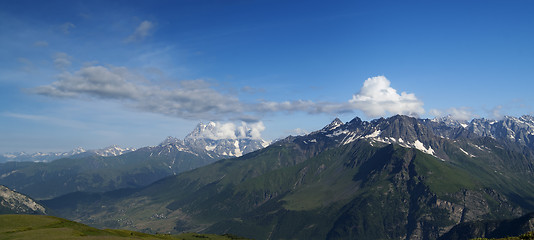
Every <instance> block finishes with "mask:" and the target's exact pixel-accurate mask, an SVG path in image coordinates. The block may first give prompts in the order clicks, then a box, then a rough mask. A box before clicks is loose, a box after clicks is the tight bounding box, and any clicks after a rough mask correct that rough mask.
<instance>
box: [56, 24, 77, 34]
mask: <svg viewBox="0 0 534 240" xmlns="http://www.w3.org/2000/svg"><path fill="white" fill-rule="evenodd" d="M73 28H76V25H74V24H73V23H71V22H66V23H63V24H61V26H59V29H60V30H61V31H62V32H63V33H64V34H70V30H71V29H73Z"/></svg>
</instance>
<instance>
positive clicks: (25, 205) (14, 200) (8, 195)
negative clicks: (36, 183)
mask: <svg viewBox="0 0 534 240" xmlns="http://www.w3.org/2000/svg"><path fill="white" fill-rule="evenodd" d="M0 214H46V209H45V208H44V207H43V206H41V205H40V204H39V203H37V202H35V201H34V200H33V199H31V198H30V197H28V196H26V195H23V194H20V193H18V192H15V191H13V190H11V189H9V188H7V187H6V186H2V185H0Z"/></svg>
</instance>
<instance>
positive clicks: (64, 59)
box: [54, 52, 71, 69]
mask: <svg viewBox="0 0 534 240" xmlns="http://www.w3.org/2000/svg"><path fill="white" fill-rule="evenodd" d="M70 59H71V56H69V55H68V54H66V53H63V52H58V53H56V54H55V55H54V66H56V68H58V69H64V68H67V67H69V66H70V65H71V61H70Z"/></svg>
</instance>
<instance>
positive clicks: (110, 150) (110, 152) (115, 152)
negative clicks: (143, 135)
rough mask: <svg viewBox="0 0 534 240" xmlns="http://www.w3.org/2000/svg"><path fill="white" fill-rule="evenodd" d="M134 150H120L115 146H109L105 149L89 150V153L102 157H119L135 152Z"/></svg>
mask: <svg viewBox="0 0 534 240" xmlns="http://www.w3.org/2000/svg"><path fill="white" fill-rule="evenodd" d="M135 150H136V149H135V148H121V147H119V146H117V145H111V146H109V147H107V148H102V149H97V150H91V152H93V153H95V154H96V155H99V156H102V157H110V156H119V155H122V154H125V153H127V152H132V151H135Z"/></svg>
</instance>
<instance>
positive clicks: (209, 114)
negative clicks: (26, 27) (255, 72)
mask: <svg viewBox="0 0 534 240" xmlns="http://www.w3.org/2000/svg"><path fill="white" fill-rule="evenodd" d="M136 78H137V79H142V78H143V77H142V76H139V75H137V74H134V73H131V72H130V71H129V70H128V69H126V68H123V67H109V68H108V67H104V66H88V67H83V68H82V69H80V70H79V71H77V72H74V73H70V72H64V73H62V74H60V75H59V76H58V80H57V81H55V82H53V83H52V84H50V85H45V86H40V87H36V88H33V89H31V91H32V92H34V93H37V94H41V95H46V96H52V97H60V98H83V97H94V98H98V99H113V100H121V101H123V102H124V104H126V105H128V106H132V107H134V108H136V109H139V110H142V111H146V112H153V113H160V114H164V115H168V116H175V117H180V118H185V119H222V118H225V117H228V116H232V117H236V116H237V115H239V114H241V112H242V111H243V106H242V104H241V102H239V100H238V99H237V98H235V97H233V96H229V95H224V94H222V93H220V92H217V91H216V90H214V89H213V88H211V87H210V86H209V85H208V84H207V83H206V82H205V81H204V80H192V81H185V82H182V85H181V86H179V87H176V88H171V87H168V86H158V85H155V84H152V83H150V82H149V81H148V80H144V81H133V80H132V79H136ZM142 82H145V83H146V84H144V83H142Z"/></svg>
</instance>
